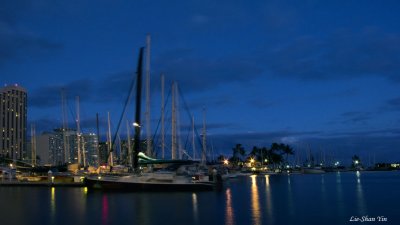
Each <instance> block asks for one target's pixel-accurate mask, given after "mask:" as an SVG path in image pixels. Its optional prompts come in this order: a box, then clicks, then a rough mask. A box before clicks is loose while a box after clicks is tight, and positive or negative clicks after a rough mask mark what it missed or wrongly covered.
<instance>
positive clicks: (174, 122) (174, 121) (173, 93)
mask: <svg viewBox="0 0 400 225" xmlns="http://www.w3.org/2000/svg"><path fill="white" fill-rule="evenodd" d="M175 88H176V85H175V82H173V83H172V104H171V105H172V130H171V131H172V135H171V136H172V140H171V141H172V146H171V158H172V159H176V109H175Z"/></svg>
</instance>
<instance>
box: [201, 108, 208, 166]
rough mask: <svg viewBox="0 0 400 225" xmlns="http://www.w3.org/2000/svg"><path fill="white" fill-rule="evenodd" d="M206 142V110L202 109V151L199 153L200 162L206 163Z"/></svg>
mask: <svg viewBox="0 0 400 225" xmlns="http://www.w3.org/2000/svg"><path fill="white" fill-rule="evenodd" d="M206 151H207V140H206V109H205V108H204V109H203V151H202V153H201V162H202V163H205V162H206Z"/></svg>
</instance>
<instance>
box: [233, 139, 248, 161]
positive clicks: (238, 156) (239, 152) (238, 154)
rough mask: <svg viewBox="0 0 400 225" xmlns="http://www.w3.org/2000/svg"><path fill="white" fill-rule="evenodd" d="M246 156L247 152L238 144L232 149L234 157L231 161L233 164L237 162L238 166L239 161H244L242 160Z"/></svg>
mask: <svg viewBox="0 0 400 225" xmlns="http://www.w3.org/2000/svg"><path fill="white" fill-rule="evenodd" d="M245 154H246V151H245V150H244V148H243V147H242V144H236V145H235V147H234V148H232V157H231V159H230V160H231V161H232V162H236V164H237V163H238V162H239V161H242V158H243V157H244V155H245Z"/></svg>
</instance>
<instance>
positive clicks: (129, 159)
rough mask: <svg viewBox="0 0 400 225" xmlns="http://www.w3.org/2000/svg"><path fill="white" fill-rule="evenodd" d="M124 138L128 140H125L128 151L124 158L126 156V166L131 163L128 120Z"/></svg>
mask: <svg viewBox="0 0 400 225" xmlns="http://www.w3.org/2000/svg"><path fill="white" fill-rule="evenodd" d="M126 136H127V137H126V139H128V140H127V144H128V146H127V147H128V150H127V151H126V156H127V159H128V161H127V162H126V164H129V163H131V162H132V159H131V157H132V149H131V129H130V126H129V121H128V120H126Z"/></svg>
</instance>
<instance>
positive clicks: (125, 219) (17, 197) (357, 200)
mask: <svg viewBox="0 0 400 225" xmlns="http://www.w3.org/2000/svg"><path fill="white" fill-rule="evenodd" d="M399 214H400V172H399V171H397V172H361V173H356V172H348V173H329V174H323V175H300V174H298V175H272V176H264V175H262V176H261V175H258V176H254V175H253V176H248V177H239V178H237V179H233V180H230V181H229V182H228V183H227V184H226V185H225V187H224V188H223V189H222V190H221V191H218V192H201V193H116V192H108V193H107V192H106V193H104V192H98V191H96V192H89V193H88V191H87V189H86V188H67V187H63V188H62V187H57V188H43V187H34V188H31V187H0V224H1V225H12V224H38V225H46V224H65V225H80V224H95V225H97V224H99V225H105V224H130V225H134V224H138V225H139V224H140V225H147V224H174V225H175V224H176V225H186V224H204V225H214V224H215V225H216V224H218V225H220V224H221V225H223V224H238V225H241V224H245V225H247V224H249V225H251V224H282V225H289V224H304V225H312V224H360V223H362V224H382V225H387V224H400V215H399ZM363 218H364V222H361V220H362V219H363ZM385 218H386V219H387V221H386V222H385V221H381V222H380V221H379V219H381V220H385ZM357 219H359V220H360V221H353V222H352V221H350V220H357ZM367 219H369V220H373V219H375V222H370V221H366V220H367Z"/></svg>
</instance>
